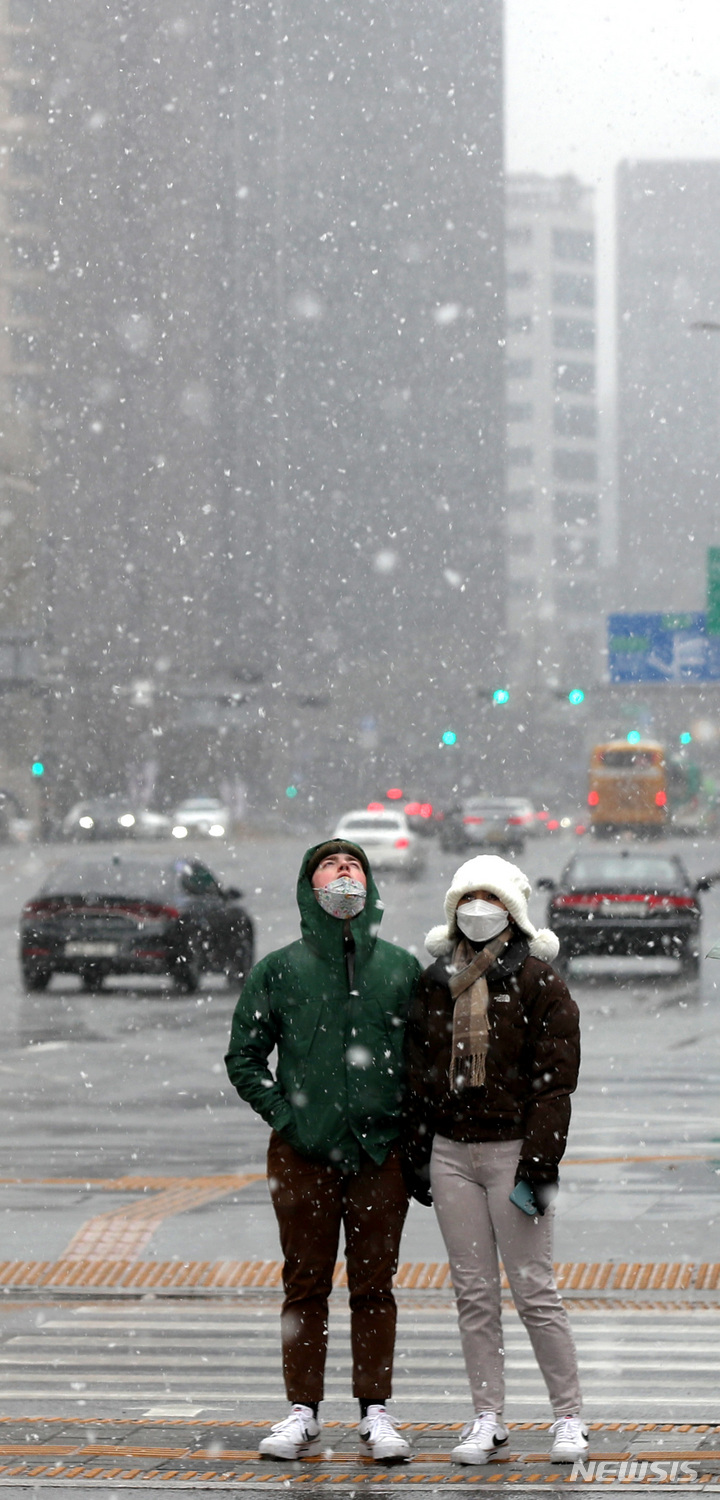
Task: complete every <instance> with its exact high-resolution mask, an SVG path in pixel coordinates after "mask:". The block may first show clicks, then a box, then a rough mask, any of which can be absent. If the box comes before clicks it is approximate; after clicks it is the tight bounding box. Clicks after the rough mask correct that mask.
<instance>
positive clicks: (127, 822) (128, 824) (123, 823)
mask: <svg viewBox="0 0 720 1500" xmlns="http://www.w3.org/2000/svg"><path fill="white" fill-rule="evenodd" d="M118 823H119V824H120V827H121V828H134V826H135V816H134V814H133V813H123V815H122V817H121V818H118Z"/></svg>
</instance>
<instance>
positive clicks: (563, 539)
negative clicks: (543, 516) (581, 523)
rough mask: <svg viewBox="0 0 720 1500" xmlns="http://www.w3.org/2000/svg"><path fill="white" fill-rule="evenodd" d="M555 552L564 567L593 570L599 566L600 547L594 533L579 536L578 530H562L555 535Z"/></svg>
mask: <svg viewBox="0 0 720 1500" xmlns="http://www.w3.org/2000/svg"><path fill="white" fill-rule="evenodd" d="M553 552H554V555H555V558H556V560H557V562H558V563H559V564H560V566H561V567H562V568H571V569H576V568H578V569H580V570H585V571H586V572H587V571H588V570H590V571H593V570H594V569H595V568H596V567H597V562H598V549H597V542H596V540H595V537H594V536H593V535H590V536H578V534H577V532H572V531H568V532H566V531H561V532H559V533H558V535H557V536H556V537H555V540H554V543H553Z"/></svg>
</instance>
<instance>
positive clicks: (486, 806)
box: [464, 797, 521, 817]
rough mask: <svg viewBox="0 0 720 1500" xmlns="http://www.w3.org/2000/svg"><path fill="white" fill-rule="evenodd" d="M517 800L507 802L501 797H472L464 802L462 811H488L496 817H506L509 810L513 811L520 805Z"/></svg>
mask: <svg viewBox="0 0 720 1500" xmlns="http://www.w3.org/2000/svg"><path fill="white" fill-rule="evenodd" d="M520 806H521V804H520V803H519V802H507V801H505V800H504V798H501V797H491V798H488V799H487V800H486V799H485V798H473V799H472V800H471V801H470V802H466V803H464V811H465V812H469V813H488V814H491V815H492V814H495V815H496V816H498V817H506V815H507V814H508V813H509V812H515V810H516V809H517V808H518V807H520Z"/></svg>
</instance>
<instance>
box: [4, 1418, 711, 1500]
mask: <svg viewBox="0 0 720 1500" xmlns="http://www.w3.org/2000/svg"><path fill="white" fill-rule="evenodd" d="M89 1425H92V1427H93V1429H96V1428H101V1429H104V1433H105V1434H106V1436H107V1438H108V1439H110V1437H111V1433H112V1430H113V1428H115V1429H116V1430H117V1431H118V1434H119V1438H118V1440H117V1441H114V1442H113V1441H100V1442H97V1441H92V1442H88V1441H87V1440H86V1441H84V1442H83V1441H82V1438H81V1437H80V1433H78V1441H73V1439H72V1431H73V1428H75V1429H84V1435H85V1437H86V1439H87V1435H88V1434H87V1429H88V1426H89ZM154 1425H157V1427H158V1436H164V1434H165V1431H166V1430H167V1429H168V1428H171V1429H172V1430H173V1433H174V1432H176V1431H177V1437H178V1440H179V1441H177V1442H175V1443H169V1442H167V1440H166V1441H165V1442H156V1443H153V1442H152V1435H153V1427H154ZM508 1425H509V1427H510V1429H511V1433H512V1437H513V1439H514V1440H515V1446H516V1448H518V1447H520V1446H521V1445H522V1444H523V1443H525V1442H527V1438H528V1436H529V1435H532V1434H533V1433H535V1432H538V1433H539V1432H541V1431H544V1432H545V1433H547V1429H548V1426H549V1423H547V1422H511V1423H509V1424H508ZM9 1426H11V1427H12V1429H13V1436H14V1438H15V1441H7V1442H3V1441H2V1438H3V1437H4V1436H6V1435H7V1433H6V1432H3V1428H5V1429H7V1427H9ZM23 1426H24V1423H23V1421H22V1420H21V1419H17V1418H0V1486H12V1485H15V1486H16V1487H20V1488H26V1487H27V1488H43V1487H52V1486H58V1487H61V1486H63V1485H67V1483H68V1482H69V1481H71V1482H72V1484H73V1487H74V1488H94V1487H97V1486H102V1485H103V1484H107V1483H111V1484H112V1485H113V1487H114V1488H128V1489H132V1488H137V1487H143V1488H145V1487H147V1488H150V1489H153V1488H154V1489H165V1488H166V1487H167V1488H172V1490H175V1489H181V1488H182V1489H205V1488H207V1489H222V1488H224V1487H226V1486H228V1485H230V1486H232V1488H233V1489H234V1488H236V1487H240V1488H244V1489H248V1490H250V1489H253V1488H254V1487H255V1486H258V1485H264V1486H265V1485H269V1486H270V1488H276V1487H277V1486H282V1487H283V1488H287V1487H289V1486H290V1485H292V1486H293V1487H295V1486H297V1485H302V1486H303V1488H311V1489H317V1488H319V1487H325V1486H327V1485H332V1486H333V1487H337V1488H342V1489H346V1488H354V1487H357V1486H358V1485H360V1486H362V1487H365V1488H367V1486H368V1485H369V1484H371V1485H373V1486H378V1485H383V1484H385V1485H388V1484H392V1485H393V1486H397V1485H399V1486H400V1487H403V1486H407V1485H413V1486H415V1487H417V1486H418V1485H425V1486H427V1487H428V1488H431V1489H433V1490H436V1489H446V1488H449V1487H450V1486H456V1485H457V1484H472V1485H475V1486H477V1485H479V1486H481V1487H484V1486H485V1485H493V1486H497V1485H498V1484H500V1485H501V1486H503V1487H504V1486H505V1485H513V1486H520V1487H522V1488H527V1487H529V1486H531V1485H533V1484H536V1485H543V1486H545V1485H556V1486H560V1485H566V1484H568V1483H573V1482H584V1483H585V1484H587V1482H588V1479H587V1477H585V1474H583V1476H582V1477H581V1479H580V1480H579V1481H578V1480H577V1479H576V1480H575V1481H573V1476H572V1469H571V1468H569V1467H568V1466H567V1465H563V1466H562V1467H558V1466H557V1465H551V1464H550V1463H549V1461H548V1454H547V1451H544V1452H528V1451H515V1452H513V1453H511V1454H510V1455H508V1458H507V1459H506V1460H505V1461H504V1462H502V1463H499V1464H492V1465H489V1466H487V1467H485V1468H483V1469H470V1470H468V1469H460V1470H458V1469H457V1468H456V1467H455V1466H453V1465H452V1464H451V1463H450V1461H449V1456H448V1454H449V1449H450V1448H451V1446H452V1444H453V1443H454V1441H455V1439H456V1437H457V1433H458V1429H459V1428H460V1426H461V1424H460V1423H447V1424H441V1423H423V1422H405V1423H401V1424H400V1426H401V1427H402V1428H403V1430H404V1431H406V1432H407V1434H408V1436H409V1437H410V1439H411V1440H412V1441H414V1443H415V1449H414V1454H413V1461H412V1462H411V1463H410V1464H407V1465H402V1466H400V1467H388V1466H382V1465H378V1464H373V1463H372V1462H370V1461H369V1460H367V1459H361V1458H358V1456H357V1454H356V1453H354V1452H351V1451H347V1452H341V1451H333V1448H332V1445H333V1443H336V1442H337V1440H338V1438H340V1442H341V1443H342V1442H343V1440H344V1441H346V1442H348V1443H350V1444H354V1441H355V1438H354V1431H353V1429H352V1428H348V1427H347V1426H346V1424H344V1423H340V1422H327V1423H326V1424H325V1428H326V1430H328V1433H329V1443H328V1450H327V1451H326V1453H325V1454H323V1455H321V1456H318V1457H316V1458H310V1459H305V1460H302V1461H301V1462H300V1463H295V1464H287V1463H270V1464H269V1463H263V1462H262V1461H260V1460H259V1459H258V1456H257V1451H256V1449H255V1448H245V1447H241V1446H239V1445H235V1444H233V1445H232V1446H231V1443H232V1439H231V1437H230V1433H229V1432H228V1429H233V1430H234V1431H236V1432H238V1433H241V1432H242V1430H243V1429H244V1430H247V1429H253V1430H254V1431H253V1436H254V1435H255V1433H256V1432H257V1431H259V1430H261V1429H265V1428H267V1427H269V1426H270V1423H269V1422H262V1421H260V1422H258V1421H252V1420H247V1421H220V1422H219V1421H216V1420H215V1421H213V1420H209V1421H207V1420H206V1421H193V1422H189V1421H187V1419H175V1420H172V1419H170V1420H167V1419H165V1420H163V1421H162V1423H157V1424H153V1422H152V1421H149V1420H147V1419H144V1420H130V1421H123V1422H122V1423H118V1421H117V1419H112V1418H106V1419H100V1420H99V1421H93V1422H92V1423H91V1424H89V1423H88V1419H87V1417H75V1418H63V1417H58V1418H49V1419H47V1418H44V1419H42V1421H41V1423H40V1427H41V1429H42V1432H41V1433H39V1432H38V1423H37V1420H35V1421H30V1422H28V1423H27V1429H28V1433H27V1436H28V1441H22V1440H21V1439H20V1434H21V1433H22V1430H23ZM178 1429H179V1430H178ZM53 1430H55V1432H57V1437H58V1438H60V1439H61V1440H60V1441H57V1440H54V1438H53ZM717 1431H718V1428H717V1427H715V1426H714V1425H711V1424H709V1423H703V1424H694V1423H658V1422H611V1423H603V1422H593V1423H591V1424H590V1434H591V1451H590V1453H589V1455H588V1457H587V1459H586V1460H585V1461H584V1468H585V1471H586V1473H588V1472H589V1471H590V1470H594V1469H595V1467H596V1466H597V1465H598V1464H601V1465H603V1468H601V1469H600V1472H599V1475H598V1477H597V1479H596V1481H595V1482H596V1483H598V1484H600V1485H605V1484H608V1483H610V1484H612V1483H614V1484H617V1483H618V1482H620V1483H624V1484H625V1485H627V1484H628V1483H630V1484H635V1485H640V1486H642V1487H650V1486H652V1487H655V1486H656V1485H658V1484H659V1483H661V1484H663V1485H664V1486H667V1487H669V1488H676V1487H678V1488H681V1487H683V1485H685V1486H687V1484H689V1483H691V1484H692V1487H693V1489H698V1488H699V1487H701V1486H702V1487H705V1486H707V1487H709V1488H712V1489H713V1490H717V1489H718V1488H720V1485H718V1476H719V1474H720V1450H715V1451H714V1452H713V1451H703V1452H699V1451H698V1449H697V1447H692V1446H690V1444H692V1443H693V1441H694V1442H695V1443H698V1442H699V1441H701V1440H703V1438H706V1436H707V1434H708V1433H710V1434H715V1433H716V1432H717ZM133 1432H135V1433H136V1434H137V1440H133ZM183 1433H185V1434H187V1436H186V1437H185V1440H183ZM31 1434H32V1438H33V1439H34V1440H33V1441H32V1447H31V1451H29V1439H30V1435H31ZM225 1434H226V1435H227V1436H226V1437H225ZM93 1436H95V1433H93ZM603 1436H604V1437H606V1439H608V1438H609V1439H610V1441H615V1442H616V1446H614V1447H613V1448H610V1447H609V1446H607V1447H598V1448H594V1447H593V1439H594V1440H595V1442H596V1443H597V1442H598V1441H599V1440H600V1439H601V1437H603ZM673 1438H675V1439H680V1440H682V1439H684V1440H685V1443H686V1444H687V1445H688V1446H686V1447H681V1448H675V1447H673V1448H671V1446H670V1444H671V1442H672V1440H673ZM149 1439H150V1441H149ZM227 1439H230V1441H227ZM226 1442H227V1445H226ZM433 1442H434V1443H435V1445H436V1446H435V1447H434V1448H430V1447H428V1445H429V1444H432V1443H433ZM649 1444H650V1445H652V1444H654V1446H649ZM653 1463H655V1464H656V1466H657V1464H658V1463H660V1465H661V1473H660V1474H658V1473H657V1472H655V1471H653V1470H652V1469H651V1465H652V1464H653Z"/></svg>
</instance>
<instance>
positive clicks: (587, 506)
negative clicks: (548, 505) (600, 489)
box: [554, 490, 598, 526]
mask: <svg viewBox="0 0 720 1500" xmlns="http://www.w3.org/2000/svg"><path fill="white" fill-rule="evenodd" d="M554 508H555V520H556V521H557V523H558V525H559V526H597V520H598V503H597V499H596V497H595V495H582V494H580V495H577V494H575V493H574V492H573V491H572V490H558V491H557V492H556V494H555V507H554Z"/></svg>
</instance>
